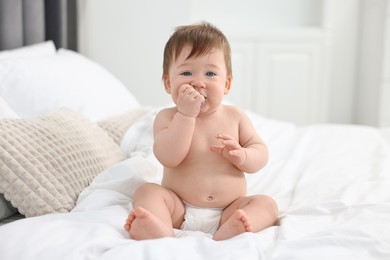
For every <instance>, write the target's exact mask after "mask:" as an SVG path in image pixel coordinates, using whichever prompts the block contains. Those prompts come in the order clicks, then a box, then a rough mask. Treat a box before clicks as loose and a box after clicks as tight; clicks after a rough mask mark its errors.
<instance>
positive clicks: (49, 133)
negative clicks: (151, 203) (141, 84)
mask: <svg viewBox="0 0 390 260" xmlns="http://www.w3.org/2000/svg"><path fill="white" fill-rule="evenodd" d="M25 2H27V3H30V2H29V1H16V0H15V1H7V0H4V1H2V0H0V14H1V13H2V11H3V10H7V16H10V15H9V14H10V10H14V11H15V10H19V11H18V12H20V10H23V9H20V8H22V7H23V6H24V5H25ZM33 2H34V4H38V5H40V6H42V7H45V8H46V9H45V10H46V11H45V12H42V10H41V11H40V12H41V14H44V16H45V17H46V18H45V19H41V22H40V24H41V27H42V23H46V24H47V23H50V24H52V23H51V22H49V20H48V19H49V18H48V17H51V16H52V15H50V10H51V7H50V6H47V3H46V2H53V1H33ZM66 2H67V1H58V3H61V4H60V6H56V7H53V9H54V10H55V12H57V14H58V12H62V9H65V11H66V14H65V17H69V15H71V14H69V12H71V11H72V8H69V6H66V4H65V8H64V3H66ZM69 2H72V1H69ZM69 2H68V3H69ZM15 3H16V7H15V6H13V5H14V4H15ZM11 5H12V6H11ZM18 5H19V6H18ZM70 7H72V6H70ZM23 8H26V7H23ZM27 9H28V10H32V9H31V8H27ZM27 9H26V10H27ZM22 13H26V12H22ZM22 13H21V14H20V15H22ZM23 15H25V14H23ZM12 17H14V16H12ZM30 17H38V16H37V15H36V14H34V15H31V14H30ZM55 17H56V19H57V18H58V16H57V15H55ZM4 19H5V15H4V14H1V16H0V20H1V25H0V48H1V50H0V218H1V221H0V222H1V226H0V252H1V253H0V255H1V257H0V258H1V259H2V260H15V259H18V260H22V259H41V260H44V259H50V260H52V259H66V260H74V259H94V260H95V259H117V260H120V259H274V260H276V259H289V260H291V259H299V260H304V259H314V258H316V259H327V260H328V259H343V260H345V259H354V260H357V259H362V260H363V259H364V260H368V259H370V260H371V259H375V260H388V259H390V191H389V187H390V128H375V127H369V126H361V125H360V126H359V125H340V124H338V125H335V124H321V125H307V126H298V125H296V124H293V123H291V122H285V121H279V120H274V119H272V118H266V117H263V116H262V115H259V114H256V113H254V112H252V111H249V110H247V111H246V112H247V113H248V115H249V116H250V118H251V119H252V121H253V123H254V125H255V127H256V129H257V130H258V132H259V133H260V135H261V136H262V137H263V139H264V140H265V141H266V143H267V145H268V147H269V150H270V160H269V163H268V164H267V166H266V167H265V168H264V169H263V170H261V171H260V172H259V173H256V174H251V175H247V184H248V193H249V194H258V193H260V194H267V195H269V196H272V197H273V198H274V199H275V200H276V201H277V203H278V206H279V209H280V215H279V217H278V223H277V225H275V226H272V227H270V228H267V229H265V230H263V231H261V232H258V233H244V234H241V235H239V236H237V237H234V238H232V239H229V240H225V241H219V242H216V241H213V240H212V239H211V238H210V236H208V235H206V234H204V233H201V232H194V231H192V232H191V231H181V230H175V234H176V237H175V238H163V239H156V240H145V241H135V240H132V239H131V237H130V236H129V234H128V233H127V232H126V231H125V230H124V229H123V224H124V221H125V219H126V217H127V215H128V213H129V211H130V210H131V209H132V196H133V192H134V190H135V189H136V187H137V186H138V185H140V184H142V183H145V182H155V183H159V182H160V180H161V174H162V167H161V165H160V164H159V163H158V161H157V160H156V158H155V157H154V155H153V153H152V150H151V147H152V143H153V137H152V123H153V119H154V116H155V115H156V113H157V112H158V111H159V110H160V109H161V107H146V106H143V105H142V104H140V103H139V102H138V101H137V99H136V98H135V97H134V95H132V93H130V92H129V91H128V89H127V88H126V87H125V86H124V85H123V84H122V83H121V82H120V81H119V80H118V79H117V78H115V77H114V76H113V75H112V74H111V73H110V72H108V71H107V70H106V69H105V68H103V67H102V66H100V65H98V64H97V63H95V62H93V61H91V60H90V59H88V58H86V57H84V56H82V55H81V54H79V53H77V52H75V51H74V50H77V46H75V45H74V38H72V37H74V36H71V35H70V36H69V38H67V37H65V38H67V39H66V40H64V37H62V38H61V39H58V38H57V37H56V35H62V34H58V30H63V27H64V25H63V24H62V25H60V26H58V27H57V29H56V30H55V31H56V33H55V34H54V35H50V34H48V32H49V31H50V30H48V29H46V33H44V34H42V37H40V38H38V39H33V40H26V39H24V38H25V37H27V36H23V37H21V38H22V40H21V41H20V39H17V40H15V39H13V40H10V41H8V39H10V38H9V37H13V36H14V34H9V32H8V29H7V28H8V27H7V26H5V22H4V21H5V20H4ZM12 24H13V25H14V24H15V22H14V21H13V22H12ZM66 25H67V26H71V25H72V24H71V23H69V22H66ZM67 26H65V27H67ZM22 27H23V26H22ZM43 27H44V26H43ZM34 28H36V27H34ZM61 28H62V29H61ZM12 30H15V28H12ZM23 30H25V29H23ZM66 31H67V33H70V34H71V33H72V30H69V29H66ZM6 32H8V33H6ZM5 33H6V34H5ZM4 35H6V36H4ZM24 35H28V34H26V33H24ZM32 35H34V37H35V36H36V35H37V34H36V33H33V34H32ZM5 39H7V40H5ZM72 39H73V40H72ZM70 42H73V43H70ZM24 45H28V46H25V47H22V46H24ZM71 49H73V50H71ZM156 87H160V86H156Z"/></svg>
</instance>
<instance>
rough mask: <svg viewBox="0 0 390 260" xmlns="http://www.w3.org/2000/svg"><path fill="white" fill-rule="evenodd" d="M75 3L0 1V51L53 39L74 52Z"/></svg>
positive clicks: (73, 0)
mask: <svg viewBox="0 0 390 260" xmlns="http://www.w3.org/2000/svg"><path fill="white" fill-rule="evenodd" d="M76 19H77V13H76V0H0V50H7V49H13V48H18V47H22V46H25V45H30V44H34V43H38V42H43V41H46V40H53V42H54V44H55V45H56V47H57V48H67V49H72V50H77V20H76Z"/></svg>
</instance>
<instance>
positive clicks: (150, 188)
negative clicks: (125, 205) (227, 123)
mask: <svg viewBox="0 0 390 260" xmlns="http://www.w3.org/2000/svg"><path fill="white" fill-rule="evenodd" d="M163 191H164V188H163V187H161V186H160V185H158V184H155V183H145V184H142V185H141V186H139V187H138V188H137V189H136V191H135V193H134V196H135V197H137V196H143V195H145V194H148V195H149V196H150V195H152V194H156V195H158V194H161V193H162V192H163Z"/></svg>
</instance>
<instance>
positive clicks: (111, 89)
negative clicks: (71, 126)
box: [0, 49, 140, 121]
mask: <svg viewBox="0 0 390 260" xmlns="http://www.w3.org/2000/svg"><path fill="white" fill-rule="evenodd" d="M0 96H2V97H3V98H4V100H5V101H6V102H7V103H8V105H9V106H10V107H11V108H12V109H13V110H14V111H15V112H16V113H17V114H18V115H19V116H20V117H22V118H24V117H35V116H40V115H43V114H45V113H48V112H52V111H55V110H57V109H59V108H61V107H68V108H70V109H72V110H75V111H77V112H79V113H81V114H83V115H84V116H86V117H87V118H89V119H90V120H92V121H99V120H103V119H106V118H108V117H111V116H115V115H120V114H123V113H125V112H127V111H129V110H132V109H134V108H139V107H140V104H139V102H138V101H137V100H136V99H135V97H134V96H133V95H132V94H131V93H130V92H129V90H128V89H127V88H126V87H125V86H124V85H123V84H122V83H121V82H120V81H119V80H118V79H117V78H115V77H114V76H113V75H112V74H111V73H109V72H108V71H107V70H106V69H104V68H103V67H102V66H100V65H98V64H97V63H95V62H93V61H91V60H89V59H87V58H86V57H83V56H82V55H80V54H78V53H76V52H73V51H70V50H65V49H61V50H59V51H58V53H57V54H56V55H53V56H46V57H34V58H25V59H5V60H0Z"/></svg>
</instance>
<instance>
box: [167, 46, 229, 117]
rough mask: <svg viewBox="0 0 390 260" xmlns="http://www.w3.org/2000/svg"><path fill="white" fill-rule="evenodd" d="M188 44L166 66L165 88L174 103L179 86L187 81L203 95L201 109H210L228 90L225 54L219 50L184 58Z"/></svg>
mask: <svg viewBox="0 0 390 260" xmlns="http://www.w3.org/2000/svg"><path fill="white" fill-rule="evenodd" d="M190 52H191V47H190V46H186V47H184V48H183V50H182V52H181V53H180V55H179V56H178V58H177V59H176V60H175V61H174V62H173V63H172V64H171V66H170V68H169V79H164V84H165V88H166V90H167V92H168V93H170V94H171V96H172V99H173V101H174V102H175V103H176V100H177V95H178V90H179V88H180V86H182V85H184V84H188V85H191V86H193V88H194V89H195V90H196V91H198V92H199V93H200V94H201V95H203V96H204V98H205V102H203V103H202V106H201V112H200V113H207V112H213V111H214V110H215V109H216V108H217V107H218V106H219V105H220V104H221V102H222V99H223V97H224V95H225V94H227V93H228V92H229V90H230V83H231V77H228V76H227V72H226V65H225V57H224V54H223V52H222V50H220V49H212V50H211V51H210V52H208V53H206V54H203V55H199V56H197V57H194V56H193V57H191V58H189V59H186V58H187V57H188V55H189V53H190Z"/></svg>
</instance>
